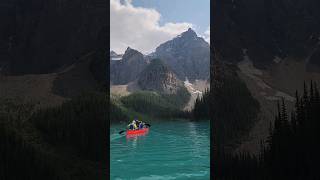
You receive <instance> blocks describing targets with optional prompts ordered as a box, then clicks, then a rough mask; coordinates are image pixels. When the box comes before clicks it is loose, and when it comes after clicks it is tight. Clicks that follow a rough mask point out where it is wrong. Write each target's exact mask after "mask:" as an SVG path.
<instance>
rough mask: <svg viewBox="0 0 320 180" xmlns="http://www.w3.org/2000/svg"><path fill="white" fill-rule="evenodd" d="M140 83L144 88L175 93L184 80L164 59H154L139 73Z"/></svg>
mask: <svg viewBox="0 0 320 180" xmlns="http://www.w3.org/2000/svg"><path fill="white" fill-rule="evenodd" d="M138 85H139V87H140V88H141V89H142V90H148V91H157V92H161V93H165V94H174V93H176V92H177V90H178V88H179V87H181V86H182V82H181V81H180V80H179V79H178V78H177V76H176V75H175V74H174V73H173V72H172V71H171V69H170V68H169V67H168V66H167V65H166V64H165V63H164V62H163V61H161V60H160V59H153V60H152V61H151V63H150V64H149V65H148V66H147V67H146V68H145V70H144V71H142V72H141V74H140V75H139V78H138Z"/></svg>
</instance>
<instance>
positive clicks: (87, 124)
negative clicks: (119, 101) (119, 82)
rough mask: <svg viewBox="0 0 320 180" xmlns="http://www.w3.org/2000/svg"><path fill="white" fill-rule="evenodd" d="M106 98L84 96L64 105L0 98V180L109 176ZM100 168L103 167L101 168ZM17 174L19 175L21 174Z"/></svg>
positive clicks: (100, 94) (85, 94) (88, 94)
mask: <svg viewBox="0 0 320 180" xmlns="http://www.w3.org/2000/svg"><path fill="white" fill-rule="evenodd" d="M107 102H108V100H107V96H106V95H105V94H104V93H98V92H92V93H84V94H82V95H79V96H77V97H75V98H72V99H71V100H67V101H66V102H64V103H63V104H62V105H60V106H56V107H49V108H40V109H39V108H35V105H34V104H32V103H24V102H20V101H18V100H15V99H1V111H0V112H1V114H0V123H1V126H0V129H1V131H0V134H1V136H0V141H1V144H4V146H0V157H3V158H4V159H2V160H1V163H0V178H1V179H7V180H10V179H88V178H89V179H90V178H91V179H92V178H93V179H96V178H98V177H99V178H102V177H106V172H102V169H104V168H103V167H104V166H105V164H106V158H107V157H106V155H105V150H106V149H107V144H106V142H107V138H108V137H107V136H106V132H107V119H108V104H107ZM97 166H99V167H97ZM17 172H18V173H17Z"/></svg>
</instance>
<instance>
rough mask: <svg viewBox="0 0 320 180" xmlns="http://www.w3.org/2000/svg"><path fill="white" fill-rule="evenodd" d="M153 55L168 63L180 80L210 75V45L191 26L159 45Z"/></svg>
mask: <svg viewBox="0 0 320 180" xmlns="http://www.w3.org/2000/svg"><path fill="white" fill-rule="evenodd" d="M153 56H154V57H157V58H159V59H161V60H163V61H164V62H165V63H166V64H168V66H169V67H170V68H172V70H173V71H174V73H175V74H176V75H177V77H178V78H179V79H180V80H185V78H186V77H187V78H188V79H189V80H191V81H193V80H195V79H208V77H209V65H210V46H209V44H208V43H207V42H206V41H205V40H204V39H203V38H201V37H198V36H197V34H196V33H195V32H194V31H193V30H192V29H191V28H189V29H188V30H187V31H186V32H184V33H182V34H181V35H179V36H177V37H176V38H174V39H172V40H169V41H167V42H165V43H163V44H161V45H160V46H158V47H157V48H156V51H155V53H154V54H153Z"/></svg>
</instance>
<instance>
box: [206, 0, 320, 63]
mask: <svg viewBox="0 0 320 180" xmlns="http://www.w3.org/2000/svg"><path fill="white" fill-rule="evenodd" d="M214 3H215V5H214V7H216V8H215V9H213V10H212V11H213V13H214V14H213V16H212V17H213V22H214V26H215V27H217V28H214V29H212V38H211V39H212V40H213V42H214V45H215V47H216V50H217V52H218V53H219V55H220V56H221V57H222V58H221V59H222V60H224V61H228V62H239V61H241V60H242V59H243V53H242V52H243V49H247V52H248V55H249V57H250V59H252V60H253V63H254V65H255V66H256V67H258V68H266V67H268V66H269V65H270V64H272V63H274V62H273V59H274V58H275V56H278V57H282V58H283V57H287V56H289V57H296V58H305V57H307V56H309V55H310V53H311V51H312V49H313V48H314V47H315V46H316V44H317V43H318V41H319V39H318V38H319V37H320V33H319V32H320V24H319V22H320V12H319V10H318V9H319V7H320V1H317V0H308V1H300V0H291V1H288V0H217V1H216V2H214Z"/></svg>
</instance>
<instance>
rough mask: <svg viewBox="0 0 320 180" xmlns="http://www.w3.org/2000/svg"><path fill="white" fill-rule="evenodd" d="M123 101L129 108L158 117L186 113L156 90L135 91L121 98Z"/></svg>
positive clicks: (177, 115) (176, 115) (178, 115)
mask: <svg viewBox="0 0 320 180" xmlns="http://www.w3.org/2000/svg"><path fill="white" fill-rule="evenodd" d="M121 102H122V103H123V105H124V106H125V107H126V108H128V109H132V110H134V111H136V112H138V113H143V114H146V115H150V116H153V117H158V118H170V117H180V116H182V115H183V114H184V113H183V112H182V111H181V110H179V109H178V108H177V107H176V106H174V105H173V104H171V103H169V102H168V101H166V99H165V98H164V97H163V96H161V95H160V94H158V93H156V92H149V91H140V92H135V93H132V94H130V95H129V96H125V97H123V98H121Z"/></svg>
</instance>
